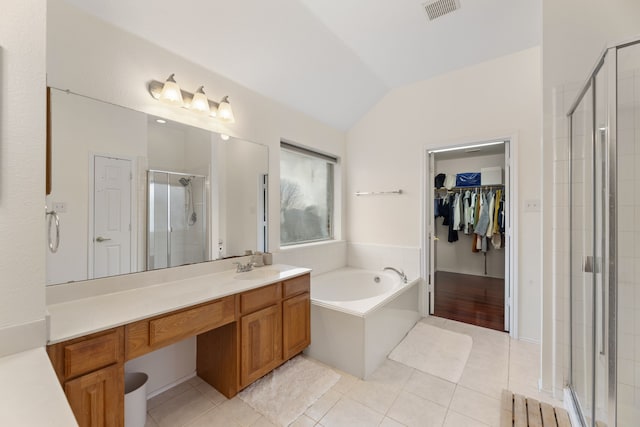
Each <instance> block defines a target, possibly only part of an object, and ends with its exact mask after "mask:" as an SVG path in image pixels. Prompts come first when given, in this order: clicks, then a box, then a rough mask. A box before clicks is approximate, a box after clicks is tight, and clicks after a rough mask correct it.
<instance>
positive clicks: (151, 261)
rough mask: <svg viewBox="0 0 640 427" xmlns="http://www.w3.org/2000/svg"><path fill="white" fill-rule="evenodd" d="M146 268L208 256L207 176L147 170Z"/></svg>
mask: <svg viewBox="0 0 640 427" xmlns="http://www.w3.org/2000/svg"><path fill="white" fill-rule="evenodd" d="M147 177H148V198H147V200H148V206H147V212H148V218H147V270H155V269H158V268H166V267H175V266H178V265H183V264H192V263H196V262H203V261H206V260H208V259H209V243H208V241H209V239H208V237H207V236H208V230H207V223H208V219H207V196H206V194H207V193H206V187H207V180H206V177H204V176H200V175H193V174H183V173H177V172H166V171H158V170H150V171H148V175H147Z"/></svg>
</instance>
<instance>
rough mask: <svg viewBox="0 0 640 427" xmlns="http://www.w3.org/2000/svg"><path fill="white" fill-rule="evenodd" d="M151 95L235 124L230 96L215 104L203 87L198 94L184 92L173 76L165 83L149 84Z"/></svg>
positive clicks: (153, 81)
mask: <svg viewBox="0 0 640 427" xmlns="http://www.w3.org/2000/svg"><path fill="white" fill-rule="evenodd" d="M149 93H150V94H151V96H153V97H154V98H155V99H157V100H159V101H162V102H165V103H167V104H171V105H175V106H178V107H183V108H188V109H190V110H193V111H196V112H198V113H201V114H209V115H211V117H216V118H218V119H219V120H220V121H223V122H227V123H235V117H234V115H233V110H232V109H231V104H230V103H229V97H228V96H225V97H224V98H222V100H221V101H220V102H215V101H211V100H210V99H208V98H207V95H206V94H205V93H204V87H203V86H200V88H199V89H198V90H197V91H196V93H190V92H187V91H184V90H182V89H180V87H179V86H178V83H176V80H175V79H174V75H173V74H171V75H170V76H169V78H168V79H167V80H166V81H165V82H164V83H162V82H159V81H157V80H152V81H151V82H149Z"/></svg>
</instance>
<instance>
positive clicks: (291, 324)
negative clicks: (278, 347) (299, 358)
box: [282, 292, 311, 360]
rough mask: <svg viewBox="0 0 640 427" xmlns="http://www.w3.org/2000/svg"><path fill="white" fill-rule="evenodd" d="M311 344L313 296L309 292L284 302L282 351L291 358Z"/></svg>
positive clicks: (285, 357)
mask: <svg viewBox="0 0 640 427" xmlns="http://www.w3.org/2000/svg"><path fill="white" fill-rule="evenodd" d="M309 344H311V298H310V296H309V292H306V293H303V294H301V295H298V296H295V297H292V298H289V299H286V300H284V301H283V302H282V351H283V358H284V360H289V359H291V358H292V357H293V356H295V355H296V354H298V353H300V352H301V351H302V350H304V349H305V348H307V347H308V346H309Z"/></svg>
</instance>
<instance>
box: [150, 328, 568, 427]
mask: <svg viewBox="0 0 640 427" xmlns="http://www.w3.org/2000/svg"><path fill="white" fill-rule="evenodd" d="M421 321H422V322H426V323H428V324H432V325H434V326H438V327H441V328H444V329H448V330H451V331H454V332H460V333H464V334H467V335H470V336H471V337H472V339H473V347H472V350H471V355H470V356H469V360H468V362H467V365H466V367H465V370H464V372H463V374H462V378H461V379H460V382H459V383H458V384H454V383H450V382H448V381H445V380H443V379H440V378H438V377H435V376H432V375H428V374H425V373H423V372H421V371H418V370H416V369H413V368H410V367H408V366H405V365H402V364H400V363H397V362H394V361H392V360H386V361H385V363H383V364H382V366H380V368H378V370H376V371H375V372H374V373H373V374H372V376H371V378H369V379H368V380H367V381H362V380H360V379H358V378H356V377H353V376H351V375H349V374H346V373H344V372H341V371H337V370H336V372H338V373H339V374H340V375H341V379H340V380H339V381H338V383H336V385H334V386H333V387H332V388H331V389H329V391H328V392H327V393H325V394H324V395H323V396H322V397H321V398H320V399H318V401H316V402H315V403H314V404H313V405H312V406H310V407H309V408H308V409H307V410H306V412H305V413H304V414H303V415H301V416H300V417H299V418H298V419H297V420H296V421H295V422H294V423H293V424H291V425H292V426H294V427H307V426H308V427H311V426H318V427H334V426H349V427H351V426H381V427H396V426H438V427H441V426H444V427H467V426H468V427H476V426H477V427H484V426H496V427H498V426H499V425H500V403H501V400H500V399H501V395H502V390H503V389H508V390H511V391H513V392H514V393H518V394H522V395H524V396H528V397H533V398H535V399H537V400H540V401H543V402H547V403H550V404H551V405H553V406H562V402H559V401H557V400H554V399H552V398H551V397H550V396H547V395H545V394H542V393H539V392H538V388H537V381H538V376H539V373H538V371H539V368H538V366H539V353H540V350H539V346H538V345H536V344H531V343H526V342H522V341H516V340H511V339H510V338H509V336H508V335H507V334H505V333H501V332H497V331H493V330H490V329H484V328H480V327H477V326H472V325H467V324H464V323H459V322H456V321H453V320H447V319H442V318H438V317H433V316H432V317H428V318H424V319H422V320H421ZM147 409H148V414H147V424H146V427H177V426H188V427H200V426H225V427H249V426H251V427H266V426H272V425H273V424H271V423H270V422H269V420H267V419H266V418H265V417H264V416H262V414H260V413H259V412H257V411H255V410H254V409H252V408H251V407H250V406H249V405H247V404H246V403H244V402H243V401H242V400H241V399H240V398H239V397H237V396H236V397H234V398H233V399H230V400H229V399H226V398H225V397H224V396H223V395H222V394H220V393H219V392H217V391H216V390H215V389H213V388H212V387H211V386H209V385H208V384H206V383H205V382H204V381H202V380H201V379H200V378H198V377H194V378H192V379H191V380H189V381H187V382H184V383H182V384H180V385H177V386H176V387H173V388H171V389H169V390H167V391H165V392H164V393H162V394H160V395H158V396H155V397H153V398H152V399H150V400H149V401H148V406H147Z"/></svg>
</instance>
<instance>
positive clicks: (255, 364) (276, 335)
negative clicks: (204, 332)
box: [240, 304, 282, 387]
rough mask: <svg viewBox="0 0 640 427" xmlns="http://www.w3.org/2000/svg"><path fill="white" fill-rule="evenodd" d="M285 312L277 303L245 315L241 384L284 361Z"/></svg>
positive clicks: (247, 383) (245, 383)
mask: <svg viewBox="0 0 640 427" xmlns="http://www.w3.org/2000/svg"><path fill="white" fill-rule="evenodd" d="M281 316H282V314H281V310H280V304H276V305H272V306H270V307H266V308H263V309H262V310H259V311H256V312H255V313H251V314H249V315H246V316H243V317H242V318H241V320H240V323H241V332H240V340H241V343H242V345H241V349H240V353H241V363H240V387H245V386H247V385H249V384H251V383H252V382H254V381H255V380H257V379H258V378H260V377H261V376H263V375H264V374H266V373H268V372H269V371H271V370H272V369H273V368H275V367H276V366H278V365H279V364H280V362H282V324H281Z"/></svg>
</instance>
